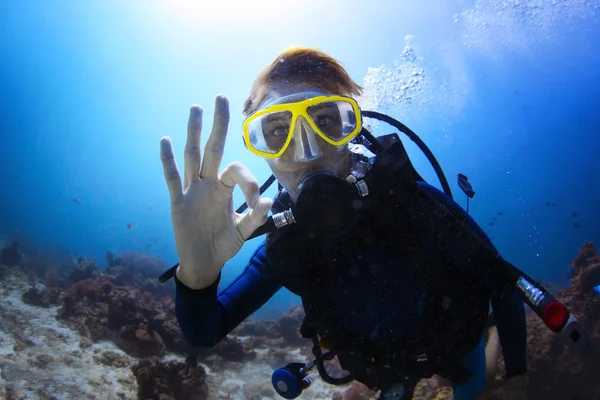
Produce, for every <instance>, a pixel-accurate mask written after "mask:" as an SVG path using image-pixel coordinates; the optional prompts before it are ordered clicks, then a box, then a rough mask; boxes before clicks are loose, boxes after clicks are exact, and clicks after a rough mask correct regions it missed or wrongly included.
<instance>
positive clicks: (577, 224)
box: [573, 222, 581, 228]
mask: <svg viewBox="0 0 600 400" xmlns="http://www.w3.org/2000/svg"><path fill="white" fill-rule="evenodd" d="M573 227H575V228H581V225H579V222H575V223H574V224H573Z"/></svg>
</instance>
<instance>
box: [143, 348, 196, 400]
mask: <svg viewBox="0 0 600 400" xmlns="http://www.w3.org/2000/svg"><path fill="white" fill-rule="evenodd" d="M131 370H132V371H133V373H134V375H135V377H136V379H137V382H138V398H139V399H164V400H170V399H173V400H175V399H181V400H183V399H186V400H187V399H189V400H205V399H208V386H207V384H206V371H205V370H204V368H203V367H202V366H195V367H192V368H189V367H188V366H186V365H185V364H184V363H180V362H177V361H168V362H165V361H160V360H159V359H158V358H156V357H151V358H145V359H143V360H140V361H139V362H138V363H136V364H135V365H134V366H133V367H131Z"/></svg>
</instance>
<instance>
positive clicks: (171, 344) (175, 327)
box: [150, 312, 190, 354]
mask: <svg viewBox="0 0 600 400" xmlns="http://www.w3.org/2000/svg"><path fill="white" fill-rule="evenodd" d="M150 327H151V328H152V329H154V330H155V331H156V332H158V334H159V335H160V336H161V337H162V339H163V342H164V343H165V346H166V347H167V349H168V350H169V351H172V352H175V353H180V354H186V353H188V352H189V350H190V345H189V344H188V343H187V341H186V340H185V338H184V337H183V334H182V333H181V328H179V324H178V323H177V319H176V318H175V314H174V313H166V312H160V313H158V314H157V315H156V316H155V317H154V318H152V320H151V321H150Z"/></svg>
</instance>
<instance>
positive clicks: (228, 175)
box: [219, 161, 260, 208]
mask: <svg viewBox="0 0 600 400" xmlns="http://www.w3.org/2000/svg"><path fill="white" fill-rule="evenodd" d="M219 180H220V181H221V183H223V185H225V186H226V187H227V189H228V190H230V191H232V192H233V188H234V187H235V185H239V186H240V188H241V189H242V193H244V197H245V198H246V204H247V205H248V207H250V208H252V207H254V206H255V205H256V202H257V201H258V199H259V196H260V188H259V187H258V182H257V181H256V178H255V177H254V176H253V175H252V174H251V173H250V171H249V170H248V168H246V166H245V165H244V164H242V163H241V162H238V161H234V162H232V163H231V164H229V165H228V166H227V168H225V170H224V171H223V173H221V176H220V177H219Z"/></svg>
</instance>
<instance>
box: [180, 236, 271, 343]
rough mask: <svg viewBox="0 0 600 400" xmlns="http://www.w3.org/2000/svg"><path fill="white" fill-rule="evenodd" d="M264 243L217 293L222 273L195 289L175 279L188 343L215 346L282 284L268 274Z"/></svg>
mask: <svg viewBox="0 0 600 400" xmlns="http://www.w3.org/2000/svg"><path fill="white" fill-rule="evenodd" d="M267 268H268V263H267V256H266V250H265V243H264V242H263V243H261V244H260V245H259V246H258V248H257V249H256V251H255V252H254V254H253V255H252V257H251V258H250V261H249V263H248V265H247V266H246V267H245V268H244V271H243V272H242V273H241V274H240V275H239V276H238V277H237V278H236V279H235V280H234V281H233V282H232V283H231V284H230V285H229V286H228V287H227V288H225V289H223V290H222V291H221V292H220V293H218V294H217V286H218V284H219V281H220V278H221V276H220V275H219V278H218V279H217V280H216V281H215V282H214V283H213V284H212V285H211V286H209V287H207V288H204V289H200V290H193V289H190V288H189V287H187V286H185V285H184V284H183V283H181V282H179V281H178V280H176V288H177V289H176V296H175V314H176V316H177V321H178V322H179V326H180V328H181V331H182V333H183V336H184V337H185V338H186V340H187V341H188V343H189V344H190V345H192V346H202V347H212V346H214V345H215V344H217V343H218V342H219V341H220V340H221V339H223V338H224V337H225V336H226V335H227V334H228V333H229V332H231V331H232V330H233V329H234V328H235V327H236V326H238V325H239V323H240V322H242V321H243V320H244V319H246V318H247V317H248V316H249V315H251V314H252V313H253V312H255V311H256V310H258V309H259V308H260V307H261V306H262V305H263V304H265V303H266V302H267V300H269V299H270V298H271V297H272V296H273V295H274V294H275V293H276V292H277V291H278V290H279V289H280V288H281V284H280V283H279V282H277V281H276V280H275V279H273V278H271V277H269V276H268V275H267V274H265V271H266V270H267Z"/></svg>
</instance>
